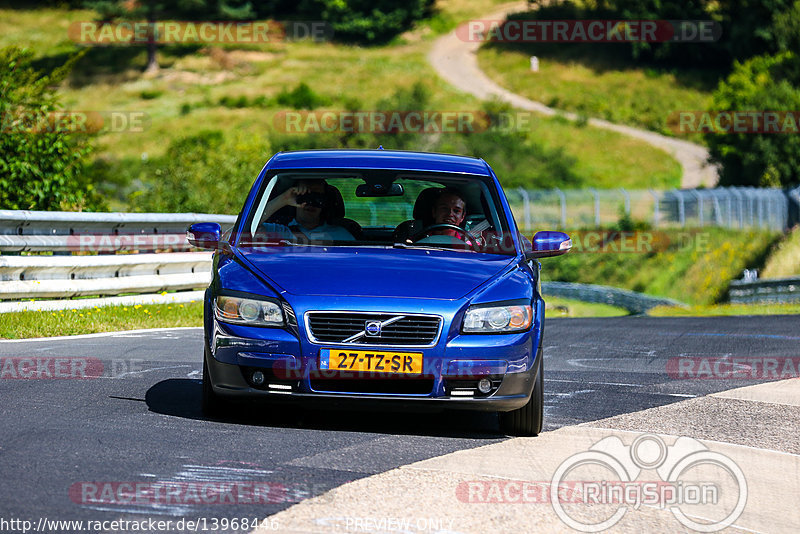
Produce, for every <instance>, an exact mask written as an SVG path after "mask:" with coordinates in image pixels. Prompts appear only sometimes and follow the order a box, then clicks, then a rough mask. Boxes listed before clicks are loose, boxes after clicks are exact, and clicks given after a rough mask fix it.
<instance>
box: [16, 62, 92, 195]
mask: <svg viewBox="0 0 800 534" xmlns="http://www.w3.org/2000/svg"><path fill="white" fill-rule="evenodd" d="M32 57H33V53H32V52H31V51H29V50H23V49H19V48H16V47H8V48H4V49H2V50H0V94H1V95H2V98H0V123H2V124H1V125H0V208H2V209H28V210H96V209H101V208H102V207H103V206H104V203H103V201H102V199H101V198H100V197H99V195H97V193H96V191H95V189H94V185H93V184H92V183H90V182H89V180H88V179H87V178H86V175H85V173H84V167H85V163H86V159H87V157H88V155H89V154H90V153H91V150H92V146H91V143H90V139H89V136H88V134H86V133H82V132H80V131H77V132H76V131H73V130H74V129H70V128H69V127H67V128H64V127H62V126H59V123H58V122H56V121H54V118H55V117H54V115H53V114H54V113H55V112H58V111H59V110H60V105H59V98H58V94H57V93H56V89H55V87H57V86H58V84H59V83H60V82H61V81H63V80H64V78H65V77H66V76H67V74H68V73H69V70H70V68H71V67H72V65H73V63H74V61H75V60H76V59H77V56H75V57H73V58H72V59H71V60H69V61H68V62H67V63H66V64H65V65H63V66H62V67H60V68H58V69H56V70H54V71H53V72H51V73H49V74H45V73H41V72H38V71H36V70H35V69H34V68H33V67H32V66H31V62H32Z"/></svg>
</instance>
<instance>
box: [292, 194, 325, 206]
mask: <svg viewBox="0 0 800 534" xmlns="http://www.w3.org/2000/svg"><path fill="white" fill-rule="evenodd" d="M297 204H298V205H300V206H302V205H303V204H306V205H308V206H313V207H315V208H324V207H325V194H324V193H305V194H303V195H300V196H298V197H297Z"/></svg>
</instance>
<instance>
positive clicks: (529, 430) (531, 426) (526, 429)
mask: <svg viewBox="0 0 800 534" xmlns="http://www.w3.org/2000/svg"><path fill="white" fill-rule="evenodd" d="M536 359H537V360H538V361H539V364H538V365H539V372H538V373H537V374H536V383H535V384H534V385H533V393H531V399H530V400H529V401H528V404H526V405H525V406H523V407H522V408H517V409H516V410H511V411H510V412H500V414H499V415H500V430H501V432H503V433H504V434H508V435H511V436H536V435H538V434H539V432H541V431H542V421H543V420H544V363H543V362H544V358H543V357H542V347H541V346H539V353H538V354H537V357H536Z"/></svg>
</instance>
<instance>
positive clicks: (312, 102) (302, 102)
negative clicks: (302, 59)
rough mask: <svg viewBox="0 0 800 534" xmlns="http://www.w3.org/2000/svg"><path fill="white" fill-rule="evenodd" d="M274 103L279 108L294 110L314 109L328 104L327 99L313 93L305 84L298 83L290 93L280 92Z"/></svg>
mask: <svg viewBox="0 0 800 534" xmlns="http://www.w3.org/2000/svg"><path fill="white" fill-rule="evenodd" d="M275 102H276V103H277V104H278V105H279V106H288V107H291V108H294V109H315V108H318V107H320V106H324V105H326V104H328V103H329V101H328V99H327V98H324V97H322V96H320V95H318V94H317V93H316V92H314V90H313V89H311V87H309V86H308V84H307V83H306V82H300V83H299V84H298V85H297V86H296V87H295V88H294V89H292V90H291V91H286V90H285V89H284V90H282V91H281V92H280V93H278V95H277V96H276V97H275Z"/></svg>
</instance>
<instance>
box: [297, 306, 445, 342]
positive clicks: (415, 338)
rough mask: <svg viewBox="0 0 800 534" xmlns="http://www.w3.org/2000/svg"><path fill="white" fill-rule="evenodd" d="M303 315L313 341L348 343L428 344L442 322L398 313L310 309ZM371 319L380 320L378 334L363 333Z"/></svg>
mask: <svg viewBox="0 0 800 534" xmlns="http://www.w3.org/2000/svg"><path fill="white" fill-rule="evenodd" d="M306 317H307V323H306V324H307V325H308V329H309V333H310V334H311V338H312V339H311V340H312V341H317V342H320V343H346V344H348V345H403V346H429V345H433V344H434V343H435V342H436V338H437V336H438V335H439V329H440V326H441V322H442V319H441V318H440V317H436V316H433V315H418V314H400V313H369V312H336V313H334V312H309V313H308V314H307V316H306ZM370 321H379V322H380V323H381V329H380V330H381V331H380V335H378V336H368V335H366V333H365V329H366V324H367V322H370Z"/></svg>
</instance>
